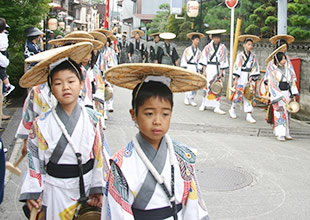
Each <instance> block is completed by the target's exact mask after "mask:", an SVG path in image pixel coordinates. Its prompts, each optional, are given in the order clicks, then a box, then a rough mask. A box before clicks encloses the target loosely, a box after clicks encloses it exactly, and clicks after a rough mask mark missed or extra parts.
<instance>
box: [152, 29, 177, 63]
mask: <svg viewBox="0 0 310 220" xmlns="http://www.w3.org/2000/svg"><path fill="white" fill-rule="evenodd" d="M159 37H160V38H162V39H164V41H165V42H164V43H163V44H161V45H160V46H159V47H158V52H157V60H158V63H160V64H166V65H174V66H177V65H178V60H179V54H178V52H177V50H176V45H175V44H174V43H170V41H171V40H172V39H174V38H175V37H176V35H175V34H174V33H169V32H165V33H161V34H160V35H159Z"/></svg>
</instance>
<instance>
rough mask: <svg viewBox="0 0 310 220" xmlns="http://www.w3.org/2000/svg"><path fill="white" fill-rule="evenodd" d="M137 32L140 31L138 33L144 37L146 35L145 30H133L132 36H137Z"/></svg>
mask: <svg viewBox="0 0 310 220" xmlns="http://www.w3.org/2000/svg"><path fill="white" fill-rule="evenodd" d="M136 33H138V34H139V35H140V37H143V36H144V32H143V31H141V30H133V31H131V35H132V36H135V35H136Z"/></svg>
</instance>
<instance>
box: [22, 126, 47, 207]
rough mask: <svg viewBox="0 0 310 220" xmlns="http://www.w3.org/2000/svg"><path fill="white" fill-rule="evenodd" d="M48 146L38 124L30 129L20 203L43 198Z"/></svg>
mask: <svg viewBox="0 0 310 220" xmlns="http://www.w3.org/2000/svg"><path fill="white" fill-rule="evenodd" d="M47 149H48V145H47V143H46V141H45V139H44V137H43V136H42V134H41V132H40V130H39V128H38V125H37V123H36V122H34V123H33V126H32V128H31V129H30V133H29V137H28V145H27V157H28V163H27V166H28V167H27V172H26V176H25V179H24V182H23V185H22V188H21V194H20V198H19V200H20V201H26V200H36V199H38V198H39V197H40V196H41V193H42V190H43V183H44V177H45V169H44V167H45V163H44V151H46V150H47Z"/></svg>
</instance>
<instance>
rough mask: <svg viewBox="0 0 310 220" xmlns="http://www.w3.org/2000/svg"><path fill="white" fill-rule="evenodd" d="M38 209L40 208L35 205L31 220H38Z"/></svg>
mask: <svg viewBox="0 0 310 220" xmlns="http://www.w3.org/2000/svg"><path fill="white" fill-rule="evenodd" d="M38 211H39V209H36V208H35V207H32V210H31V213H30V218H29V220H36V219H37V215H38Z"/></svg>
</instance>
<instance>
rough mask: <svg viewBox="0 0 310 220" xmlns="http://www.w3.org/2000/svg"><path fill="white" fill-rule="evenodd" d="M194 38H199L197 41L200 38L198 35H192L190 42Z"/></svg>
mask: <svg viewBox="0 0 310 220" xmlns="http://www.w3.org/2000/svg"><path fill="white" fill-rule="evenodd" d="M196 38H199V39H200V36H199V35H198V34H194V35H193V36H192V40H195V39H196Z"/></svg>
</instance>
